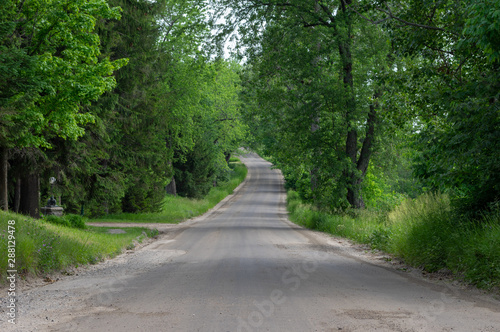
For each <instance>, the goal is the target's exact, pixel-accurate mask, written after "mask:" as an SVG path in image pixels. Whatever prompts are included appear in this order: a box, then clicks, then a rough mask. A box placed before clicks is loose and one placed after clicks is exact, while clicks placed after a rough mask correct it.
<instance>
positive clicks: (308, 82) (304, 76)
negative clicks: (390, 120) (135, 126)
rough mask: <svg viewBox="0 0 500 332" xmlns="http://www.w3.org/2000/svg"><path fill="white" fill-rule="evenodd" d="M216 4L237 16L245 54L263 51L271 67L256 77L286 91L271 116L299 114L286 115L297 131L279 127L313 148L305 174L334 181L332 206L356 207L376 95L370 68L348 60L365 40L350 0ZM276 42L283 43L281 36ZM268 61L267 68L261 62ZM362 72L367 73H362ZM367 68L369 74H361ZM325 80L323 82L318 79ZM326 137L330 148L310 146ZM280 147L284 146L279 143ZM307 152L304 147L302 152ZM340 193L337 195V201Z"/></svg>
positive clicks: (371, 136) (360, 201)
mask: <svg viewBox="0 0 500 332" xmlns="http://www.w3.org/2000/svg"><path fill="white" fill-rule="evenodd" d="M219 3H220V4H221V5H222V9H221V12H225V9H224V8H226V6H230V7H231V8H232V9H233V12H232V16H231V17H227V20H228V21H235V20H236V21H237V22H241V26H240V29H239V33H240V34H241V35H242V36H244V41H246V42H247V43H248V44H249V46H250V47H252V46H255V47H254V49H255V51H253V50H252V49H250V53H249V54H250V58H252V56H254V55H257V56H261V55H264V57H266V56H269V57H270V58H269V59H266V60H265V61H267V63H269V64H271V65H270V66H268V68H267V70H265V72H263V73H259V74H258V75H261V76H260V77H262V76H263V75H267V76H266V78H268V79H269V78H272V79H271V80H270V81H271V83H272V84H278V85H281V86H282V88H283V90H282V91H283V94H286V95H291V99H287V101H288V103H289V105H282V106H278V107H276V111H277V112H280V114H279V115H278V116H282V117H284V118H286V120H288V121H292V119H290V117H289V116H288V114H294V115H296V114H297V113H296V112H294V111H293V110H297V111H299V112H301V114H302V115H301V116H294V118H295V119H296V120H295V121H293V122H287V124H292V123H296V122H299V123H297V126H298V127H300V128H302V131H297V130H295V131H294V126H293V125H291V126H290V127H288V128H287V129H283V130H285V131H286V132H287V133H288V134H289V135H290V140H293V137H294V136H295V137H296V135H297V134H298V133H299V132H301V133H302V134H303V135H304V137H305V138H304V141H307V142H308V143H307V144H309V146H313V147H315V148H314V149H315V150H316V152H314V153H313V154H312V155H311V156H310V157H309V159H310V160H312V162H311V163H310V164H309V166H308V168H309V173H311V175H310V177H311V179H310V180H312V181H313V182H314V183H318V181H320V182H323V183H324V186H323V188H326V187H328V186H329V185H326V184H327V183H330V184H331V182H332V181H334V182H335V185H334V187H336V193H337V194H336V195H334V196H335V197H336V198H335V199H334V201H335V203H332V204H333V205H334V206H337V207H339V206H344V207H345V206H346V204H345V202H347V203H348V204H349V205H350V206H352V207H355V208H361V207H363V206H364V203H363V199H362V197H361V184H362V181H363V178H364V176H365V174H366V170H367V167H368V164H369V160H370V155H371V151H372V148H373V143H374V137H375V126H376V123H377V121H378V118H379V115H378V112H377V103H376V99H377V98H378V97H379V95H380V93H379V92H376V91H374V88H375V86H374V85H375V84H373V83H372V84H371V86H370V85H369V83H368V82H369V81H370V80H371V81H372V82H373V80H374V79H376V77H375V75H376V72H377V71H378V69H376V67H377V66H374V67H373V66H372V68H367V66H363V62H361V60H357V58H356V56H357V55H359V54H360V53H359V52H362V49H361V47H360V46H359V45H360V44H363V43H364V44H365V45H366V44H368V45H369V44H370V41H369V40H367V39H364V40H363V38H364V36H363V34H362V33H361V32H360V31H359V29H360V27H361V25H360V19H359V18H358V17H357V16H356V14H355V13H354V12H353V11H351V10H350V8H349V7H350V6H351V4H352V1H346V0H339V1H316V2H304V1H286V2H284V1H259V0H253V1H231V0H222V1H219ZM365 25H366V24H365ZM364 29H365V30H369V28H367V27H365V28H364ZM373 29H375V28H372V30H373ZM306 31H308V32H306ZM280 38H281V39H280ZM284 40H286V42H282V41H284ZM268 43H269V44H268ZM286 43H288V44H286ZM382 45H383V44H382ZM384 50H385V52H387V50H386V48H385V47H382V48H381V49H380V50H379V52H378V53H379V54H382V53H383V52H384ZM299 52H300V53H299ZM356 52H358V53H357V54H356ZM386 57H387V53H385V54H383V56H382V57H380V56H379V57H378V59H379V60H380V59H382V61H381V62H380V64H382V65H383V64H384V63H385V62H386V61H385V58H386ZM301 59H304V60H303V61H300V60H301ZM259 61H260V60H259ZM262 62H263V61H262ZM262 62H259V63H262ZM369 62H370V61H369ZM370 64H372V65H373V64H374V62H370ZM272 66H274V68H269V67H272ZM284 68H286V69H284ZM304 68H307V69H306V70H304ZM363 70H367V71H366V72H364V73H363ZM308 72H309V73H314V74H311V75H310V74H308ZM369 72H371V73H372V77H369V75H367V73H369ZM374 73H375V74H374ZM315 74H317V75H316V76H315ZM356 79H359V81H358V82H356ZM325 82H328V83H326V85H325ZM370 90H371V92H369V91H370ZM276 92H277V93H278V92H279V89H278V90H276ZM360 92H361V94H360ZM367 93H368V96H367ZM274 98H276V96H275V97H274ZM369 99H372V100H373V102H372V103H371V105H370V103H366V102H365V101H366V100H369ZM278 103H279V102H278ZM283 106H284V107H285V108H283ZM285 109H288V110H289V111H285ZM321 112H323V114H321ZM287 113H288V114H287ZM332 115H333V116H332ZM327 128H328V129H327ZM318 129H319V130H318ZM328 131H329V133H326V132H328ZM334 137H335V139H334ZM332 139H333V140H334V142H335V143H334V144H331V146H327V147H321V148H318V146H319V145H318V144H317V143H318V142H330V143H331V142H332ZM340 141H341V142H342V143H340ZM299 142H300V141H299ZM299 142H295V144H294V146H296V145H297V144H300V143H299ZM277 143H278V144H282V143H283V141H278V142H277ZM292 144H293V143H292ZM307 144H306V145H303V146H304V147H306V146H307ZM320 144H321V143H320ZM283 149H290V146H288V145H286V144H285V145H284V146H283V148H282V150H283ZM295 149H296V150H297V148H296V147H295ZM290 150H291V149H290ZM300 150H303V149H300ZM306 150H307V149H306ZM308 154H309V153H308V152H306V151H305V152H304V154H303V156H304V157H305V156H307V155H308ZM297 157H298V156H297ZM306 158H307V157H306ZM298 159H300V158H298ZM288 160H290V159H288ZM314 164H316V166H314ZM316 186H317V185H316V184H313V187H316ZM330 187H331V186H330ZM340 196H343V198H340V199H339V198H338V197H340Z"/></svg>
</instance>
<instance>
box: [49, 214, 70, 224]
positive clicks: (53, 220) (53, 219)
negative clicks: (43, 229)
mask: <svg viewBox="0 0 500 332" xmlns="http://www.w3.org/2000/svg"><path fill="white" fill-rule="evenodd" d="M44 220H45V221H47V222H50V223H51V224H55V225H61V226H66V227H71V223H70V222H69V221H68V220H67V219H65V218H63V217H58V216H54V215H48V216H45V217H44Z"/></svg>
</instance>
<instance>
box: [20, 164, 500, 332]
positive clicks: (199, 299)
mask: <svg viewBox="0 0 500 332" xmlns="http://www.w3.org/2000/svg"><path fill="white" fill-rule="evenodd" d="M243 160H244V162H245V163H246V164H247V166H248V168H249V178H248V179H247V181H246V182H245V184H244V185H243V186H242V187H241V189H240V190H239V191H238V192H237V193H236V194H235V195H234V196H233V197H231V198H230V199H229V200H227V201H226V202H225V204H223V205H222V207H220V208H219V209H218V210H217V211H215V212H214V213H212V214H210V215H209V216H205V217H203V218H200V219H199V220H196V221H194V222H188V223H185V224H181V225H180V226H176V227H173V228H172V229H171V230H170V231H168V232H167V233H166V235H164V236H163V237H162V238H161V239H160V240H159V241H156V242H154V243H152V244H150V245H148V246H146V247H144V248H142V249H141V250H138V251H137V252H136V253H133V254H130V255H128V256H127V255H124V256H120V258H118V259H117V260H114V262H110V263H109V264H108V265H105V266H104V267H101V268H98V269H96V270H95V271H92V272H88V273H87V274H85V273H82V274H81V275H79V276H72V277H70V278H68V279H65V280H62V281H59V282H56V283H53V284H51V285H48V286H45V287H41V288H37V289H36V290H33V291H31V292H30V293H28V294H25V296H24V297H22V301H20V304H19V305H20V307H22V306H23V303H25V304H26V306H27V307H30V308H31V309H29V310H28V309H26V310H25V312H24V316H23V314H22V315H21V316H20V317H19V322H20V324H21V325H20V327H19V328H21V327H22V329H21V330H23V331H27V330H35V328H36V330H48V331H187V332H191V331H217V332H220V331H245V332H249V331H467V332H470V331H500V305H499V303H500V302H498V301H496V300H495V299H494V298H493V297H491V296H483V295H481V294H480V293H479V292H475V291H469V290H463V289H461V287H458V286H452V285H450V282H445V281H441V282H440V281H436V282H430V281H427V280H425V279H423V278H421V277H418V276H414V275H412V274H410V273H406V272H402V271H397V270H396V269H394V268H390V267H388V266H384V264H381V263H380V264H379V263H378V262H376V261H375V260H374V259H372V258H370V257H369V255H366V257H365V255H363V253H362V252H361V253H359V250H357V251H356V250H355V249H353V248H352V247H351V246H349V245H348V244H346V243H345V241H342V240H338V239H331V238H329V237H328V236H326V235H321V234H317V233H314V232H311V231H308V230H304V229H302V228H300V227H297V226H295V225H293V224H291V223H290V222H289V221H287V217H286V210H285V206H284V199H285V191H284V189H283V181H282V176H281V174H280V172H279V171H277V170H272V169H270V164H269V163H267V162H266V161H264V160H262V159H261V158H259V157H258V156H256V155H247V157H245V158H243ZM44 294H45V296H46V298H45V299H43V298H40V296H43V295H44ZM23 301H24V302H23ZM30 301H33V302H30ZM28 303H32V305H31V306H30V305H28ZM33 303H34V304H36V305H33ZM40 305H42V306H43V305H46V306H47V308H48V309H46V310H45V311H43V310H42V309H41V308H40ZM32 307H33V308H32ZM35 307H36V308H35ZM23 320H24V321H25V323H24V324H25V325H24V326H23V325H22V324H23Z"/></svg>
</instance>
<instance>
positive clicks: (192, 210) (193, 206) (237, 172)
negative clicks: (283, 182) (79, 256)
mask: <svg viewBox="0 0 500 332" xmlns="http://www.w3.org/2000/svg"><path fill="white" fill-rule="evenodd" d="M230 167H231V169H232V170H231V173H230V178H229V180H228V181H226V182H223V183H220V184H219V185H218V186H217V187H214V188H212V189H211V190H210V192H209V193H208V194H207V196H205V197H204V198H202V199H191V198H186V197H180V196H172V195H168V196H167V197H165V199H164V201H163V203H162V210H161V212H158V213H120V214H110V215H107V216H102V217H99V218H96V219H92V222H109V223H122V222H133V223H168V224H176V223H179V222H182V221H184V220H186V219H189V218H192V217H195V216H199V215H202V214H203V213H205V212H207V211H208V210H210V209H211V208H213V207H214V206H215V205H217V203H219V202H220V201H221V200H223V199H224V198H225V197H226V196H228V195H230V194H232V193H233V190H234V189H235V188H236V187H237V186H238V185H239V184H240V183H241V182H243V180H245V177H246V175H247V171H248V170H247V168H246V167H245V165H243V164H242V163H241V162H240V161H239V160H238V159H236V158H231V160H230Z"/></svg>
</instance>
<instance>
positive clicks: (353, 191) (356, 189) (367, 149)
mask: <svg viewBox="0 0 500 332" xmlns="http://www.w3.org/2000/svg"><path fill="white" fill-rule="evenodd" d="M380 96H381V92H376V93H375V95H374V99H375V100H376V99H377V98H379V97H380ZM377 106H378V105H377V103H376V101H375V102H374V103H372V104H371V105H370V112H369V113H368V119H367V121H366V135H365V139H364V141H363V146H362V147H361V152H360V155H359V159H358V162H357V164H356V169H357V171H358V172H357V173H358V174H354V173H352V175H351V185H350V186H349V188H348V189H347V200H348V201H349V203H350V204H351V206H352V207H354V208H357V209H363V208H365V202H364V201H363V197H362V195H361V183H363V180H364V178H365V175H366V171H367V170H368V165H369V164H370V158H371V155H372V147H373V142H374V139H375V125H376V123H377Z"/></svg>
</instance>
